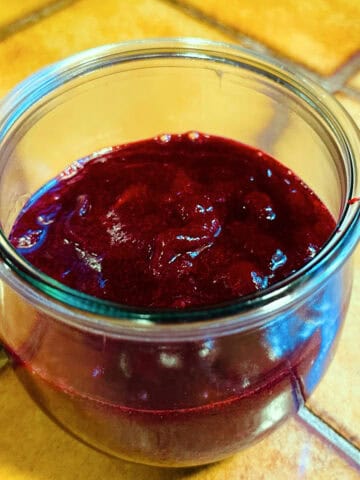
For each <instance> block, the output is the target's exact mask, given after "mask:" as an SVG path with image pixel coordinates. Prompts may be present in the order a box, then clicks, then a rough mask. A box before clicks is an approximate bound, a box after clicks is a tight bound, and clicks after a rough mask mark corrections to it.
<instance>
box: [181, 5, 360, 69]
mask: <svg viewBox="0 0 360 480" xmlns="http://www.w3.org/2000/svg"><path fill="white" fill-rule="evenodd" d="M183 3H184V4H189V5H192V6H195V7H196V8H198V9H199V10H201V11H203V12H204V13H206V14H208V15H210V16H212V17H214V18H216V19H217V20H218V21H220V22H222V23H224V24H227V25H230V26H231V27H232V28H235V29H236V30H238V31H239V32H241V33H243V34H246V35H249V36H251V37H253V38H254V39H256V40H258V41H261V42H263V43H265V44H266V45H268V46H269V47H271V48H272V49H274V50H277V51H278V52H279V53H281V54H282V55H285V56H288V57H290V58H292V59H293V60H295V61H297V62H300V63H302V64H304V65H306V66H308V67H310V68H311V69H313V70H315V71H317V72H320V73H323V74H330V73H331V72H333V71H334V70H335V69H336V68H338V67H339V66H340V65H341V64H342V63H343V62H345V61H346V60H347V59H348V58H349V57H350V56H351V55H353V54H354V53H356V51H358V50H359V49H360V22H359V18H360V2H359V1H358V0H332V1H329V0H302V1H299V0H272V1H271V2H269V1H268V0H257V1H254V0H227V1H226V2H219V0H184V1H183Z"/></svg>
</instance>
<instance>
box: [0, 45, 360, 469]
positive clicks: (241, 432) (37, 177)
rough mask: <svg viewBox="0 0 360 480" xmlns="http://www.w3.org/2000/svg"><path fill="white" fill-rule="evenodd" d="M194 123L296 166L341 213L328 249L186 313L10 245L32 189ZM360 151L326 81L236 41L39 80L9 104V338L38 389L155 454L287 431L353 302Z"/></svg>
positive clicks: (53, 72)
mask: <svg viewBox="0 0 360 480" xmlns="http://www.w3.org/2000/svg"><path fill="white" fill-rule="evenodd" d="M189 130H197V131H201V132H205V133H209V134H215V135H220V136H224V137H230V138H232V139H235V140H239V141H241V142H244V143H247V144H250V145H252V146H254V147H257V148H260V149H263V150H265V151H267V152H268V153H269V154H271V155H273V156H274V157H275V158H277V159H278V160H280V161H281V162H282V163H284V164H285V165H287V166H288V167H289V168H290V169H291V170H293V171H294V172H295V173H297V174H298V175H299V176H300V177H301V178H302V179H303V180H304V181H305V182H306V183H307V184H308V185H309V186H310V187H311V188H312V189H313V190H314V191H315V192H316V193H317V194H318V196H319V197H320V198H321V199H322V201H323V202H324V203H325V204H326V205H327V207H328V208H329V210H330V211H331V212H332V214H333V215H334V217H335V218H336V220H337V229H336V231H335V232H334V234H333V236H332V237H331V238H330V239H329V241H328V242H327V244H326V245H325V247H324V248H323V249H322V250H321V251H320V253H319V254H318V255H316V256H315V257H314V258H313V259H312V260H311V261H310V262H309V263H308V264H306V265H305V266H304V267H303V268H302V269H301V270H299V271H298V272H296V273H295V274H293V275H292V276H291V277H289V278H286V279H285V280H283V281H282V282H280V283H278V284H276V285H274V286H272V287H271V288H268V289H266V290H265V291H261V292H258V293H256V294H253V295H249V296H247V297H244V298H240V299H239V300H236V301H232V302H228V303H225V304H222V305H218V306H212V307H209V308H198V309H186V310H182V311H180V310H178V311H176V310H154V309H153V310H151V309H149V310H145V309H138V308H129V307H126V306H123V305H118V304H114V303H111V302H106V301H103V300H99V299H96V298H93V297H90V296H88V295H85V294H83V293H80V292H78V291H75V290H72V289H70V288H68V287H66V286H64V285H62V284H60V283H58V282H56V281H55V280H53V279H51V278H49V277H47V276H46V275H44V274H43V273H41V272H40V271H38V270H36V269H35V268H34V267H32V266H31V265H30V264H29V263H27V261H26V260H25V259H24V258H22V257H21V256H20V255H18V254H17V253H16V251H15V250H14V249H13V248H12V246H11V245H10V244H9V242H8V240H7V236H8V235H9V232H10V229H11V226H12V224H13V222H14V220H15V218H16V216H17V214H18V212H19V210H20V209H21V208H22V206H23V205H24V203H25V202H26V200H27V199H28V198H29V196H31V194H32V193H34V192H35V191H36V190H37V189H38V188H39V187H40V186H41V185H43V184H45V183H46V182H47V181H48V180H49V179H50V178H52V177H54V176H55V175H56V174H57V173H58V172H60V171H61V170H63V169H64V168H65V167H66V166H67V165H69V164H70V163H72V162H73V161H74V160H77V159H79V158H81V157H84V156H86V155H88V154H91V152H98V151H99V150H101V149H103V148H106V147H109V146H111V145H115V144H121V143H125V142H130V141H135V140H139V139H143V138H147V137H152V136H155V135H159V134H161V133H168V132H169V133H174V132H176V133H180V132H184V131H189ZM359 149H360V147H359V136H358V133H357V130H356V127H355V126H354V124H353V123H352V121H351V119H350V118H349V117H348V115H347V114H346V113H345V111H344V110H343V109H342V108H341V106H340V105H339V104H338V103H337V102H336V100H334V99H333V98H332V97H331V96H330V95H329V94H327V93H326V92H325V91H323V90H322V89H321V88H320V87H319V86H317V85H315V84H314V83H313V82H312V81H310V80H308V79H306V78H303V77H301V76H300V75H299V74H297V73H291V72H289V71H287V70H286V69H285V68H283V66H282V65H280V64H275V63H274V62H273V61H270V60H268V59H266V58H265V57H263V56H260V55H257V54H254V53H250V52H248V51H246V50H243V49H240V48H237V47H235V46H230V45H226V44H220V43H213V42H209V41H203V40H198V39H178V40H154V41H150V40H145V41H139V42H130V43H124V44H119V45H110V46H104V47H100V48H96V49H94V50H90V51H87V52H84V53H80V54H78V55H74V56H73V57H70V58H68V59H66V60H64V61H61V62H59V63H57V64H55V65H52V66H50V67H48V68H45V69H44V70H42V71H40V72H39V73H36V74H35V75H33V76H31V77H30V78H29V79H27V80H25V81H24V82H23V83H21V84H20V85H19V86H18V87H17V88H15V89H14V90H13V91H12V92H11V93H10V94H9V95H8V96H7V98H5V100H4V101H3V103H2V105H1V109H0V165H1V176H0V221H1V228H2V232H1V236H0V248H1V256H2V261H1V263H0V275H1V278H2V285H1V290H2V291H1V293H2V304H1V305H2V315H1V319H0V338H1V340H2V342H3V344H4V346H5V349H6V351H7V352H8V354H9V356H10V358H11V359H12V364H13V367H14V369H15V372H16V373H17V375H18V376H19V378H20V379H21V381H22V382H23V384H24V385H25V387H26V388H27V390H28V391H29V393H30V394H31V395H32V397H33V398H34V399H35V400H36V402H37V403H38V404H39V405H40V406H41V408H42V409H43V410H44V411H45V412H47V414H48V415H49V416H50V417H52V418H53V419H55V420H56V422H58V423H59V424H60V425H62V426H63V427H64V428H65V429H67V430H68V431H70V432H72V433H73V434H74V435H75V436H77V437H78V438H80V439H82V440H83V441H84V442H86V443H88V444H91V445H93V446H95V447H96V448H98V449H100V450H103V451H105V452H107V453H110V454H112V455H115V456H119V457H121V458H125V459H128V460H133V461H136V462H142V463H147V464H152V465H164V466H191V465H201V464H205V463H208V462H214V461H217V460H220V459H222V458H224V457H226V456H228V455H231V454H232V453H234V452H235V451H237V450H239V449H241V448H243V447H245V446H247V445H249V444H251V443H252V442H254V441H255V440H258V439H259V438H261V437H262V436H263V435H265V434H266V433H268V432H270V431H271V430H272V429H273V428H275V427H276V426H277V425H278V424H279V423H280V422H282V421H283V420H284V419H286V418H287V417H288V416H289V415H290V414H291V413H293V412H295V411H296V410H297V409H298V408H299V405H301V403H302V402H303V401H304V400H306V398H307V397H308V396H309V395H310V394H311V392H312V391H313V390H314V388H315V387H316V385H317V384H318V382H319V381H320V379H321V377H322V376H323V374H324V372H325V369H326V367H327V365H328V362H329V360H330V358H331V356H332V354H333V350H334V345H335V343H336V340H337V338H338V334H339V331H340V329H341V325H342V322H343V320H344V317H345V314H346V310H347V307H348V304H349V297H350V291H351V282H352V271H351V262H350V254H351V253H352V251H353V250H354V248H355V246H356V244H357V242H358V240H359V235H360V224H359V215H360V208H359V203H358V202H355V201H354V202H349V200H351V199H352V198H353V197H358V196H359V194H360V190H359V180H358V177H357V173H356V156H359V151H360V150H359ZM120 274H121V272H120ZM15 421H16V420H15Z"/></svg>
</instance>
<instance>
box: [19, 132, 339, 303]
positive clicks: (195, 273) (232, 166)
mask: <svg viewBox="0 0 360 480" xmlns="http://www.w3.org/2000/svg"><path fill="white" fill-rule="evenodd" d="M334 228H335V222H334V220H333V218H332V217H331V215H330V213H329V212H328V210H327V209H326V208H325V206H324V205H323V204H322V203H321V202H320V200H319V199H318V198H317V196H316V195H315V194H314V193H313V192H312V191H311V190H310V189H309V188H308V187H307V186H306V185H305V184H304V183H303V182H302V181H301V180H300V179H299V178H298V177H297V176H296V175H294V173H292V172H291V171H290V170H288V169H287V168H286V167H284V166H283V165H281V164H280V163H278V162H277V161H276V160H274V159H273V158H271V157H270V156H269V155H267V154H265V153H264V152H261V151H259V150H256V149H254V148H250V147H248V146H246V145H243V144H240V143H236V142H234V141H230V140H226V139H224V138H219V137H213V136H208V135H203V134H198V133H195V132H192V133H189V134H183V135H163V136H161V137H159V138H155V139H150V140H145V141H141V142H137V143H131V144H128V145H123V146H118V147H114V148H112V149H111V150H110V151H107V152H106V153H102V154H98V155H96V156H95V157H94V158H91V159H90V160H89V159H88V160H85V161H84V160H80V161H78V162H76V163H74V164H73V165H71V166H70V167H69V168H68V169H66V170H65V171H64V172H63V173H61V174H60V175H59V176H58V177H57V178H56V179H55V180H53V181H51V182H50V183H49V184H48V185H46V186H45V187H43V188H42V189H41V190H40V191H39V192H38V193H37V194H35V195H34V196H33V197H32V198H31V199H30V200H29V202H28V203H27V204H26V206H25V207H24V209H23V210H22V212H21V213H20V215H19V217H18V218H17V220H16V222H15V225H14V227H13V229H12V232H11V235H10V241H11V242H12V243H13V245H14V246H15V247H16V248H17V249H18V251H19V252H20V253H21V254H22V255H24V256H25V257H26V258H27V259H28V260H29V262H31V263H32V264H33V265H35V266H36V267H38V268H39V269H40V270H42V271H43V272H45V273H46V274H48V275H49V276H51V277H53V278H55V279H56V280H58V281H60V282H62V283H65V284H66V285H68V286H70V287H72V288H75V289H77V290H80V291H82V292H85V293H88V294H91V295H94V296H96V297H100V298H103V299H107V300H112V301H115V302H118V303H121V304H125V305H132V306H139V307H174V308H185V307H188V306H192V307H194V306H200V305H211V304H215V303H220V302H223V301H226V300H231V299H235V298H238V297H240V296H243V295H246V294H249V293H252V292H254V291H256V290H262V289H264V288H266V287H268V286H270V285H271V284H273V283H275V282H278V281H279V280H281V279H283V278H284V277H286V276H288V275H290V274H291V273H293V272H294V271H296V270H297V269H299V268H300V267H302V266H303V265H304V264H305V263H306V262H308V261H309V260H310V259H311V258H312V257H313V256H314V255H315V254H316V253H317V252H318V250H319V249H320V248H321V246H322V245H323V244H324V242H325V241H326V240H327V239H328V238H329V236H330V234H331V232H332V231H333V230H334Z"/></svg>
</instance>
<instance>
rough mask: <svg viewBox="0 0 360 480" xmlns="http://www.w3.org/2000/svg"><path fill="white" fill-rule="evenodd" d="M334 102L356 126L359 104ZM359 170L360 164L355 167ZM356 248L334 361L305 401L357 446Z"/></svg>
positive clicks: (359, 302) (359, 326)
mask: <svg viewBox="0 0 360 480" xmlns="http://www.w3.org/2000/svg"><path fill="white" fill-rule="evenodd" d="M337 97H338V99H339V100H340V101H341V103H342V104H343V105H344V107H345V108H346V109H347V110H348V112H349V113H350V115H351V116H352V117H353V119H354V120H355V122H356V123H357V124H358V125H359V127H360V103H358V102H356V101H354V100H352V99H350V98H349V97H347V96H345V95H341V94H339V95H338V96H337ZM359 167H360V164H359ZM359 317H360V248H359V246H358V248H357V250H356V252H355V255H354V285H353V293H352V298H351V302H350V307H349V311H348V314H347V317H346V321H345V326H344V329H343V331H342V335H341V339H340V342H339V346H338V349H337V352H336V354H335V358H334V360H333V362H332V363H331V365H330V367H329V370H328V372H327V373H326V375H325V377H324V379H323V380H322V382H321V384H320V385H319V387H318V388H317V390H316V391H315V393H314V395H313V396H312V397H311V399H310V400H309V405H310V406H311V407H312V409H313V410H314V411H315V412H316V413H318V414H320V416H321V417H322V418H324V419H325V420H327V421H328V422H330V423H331V424H332V425H333V426H335V427H336V428H337V429H339V430H340V431H341V432H342V433H343V434H344V435H345V436H346V437H348V438H349V439H351V440H353V441H354V442H355V443H357V444H358V445H359V446H360V408H359V404H360V368H359V365H360V351H359V345H358V341H357V339H359V338H360V323H359Z"/></svg>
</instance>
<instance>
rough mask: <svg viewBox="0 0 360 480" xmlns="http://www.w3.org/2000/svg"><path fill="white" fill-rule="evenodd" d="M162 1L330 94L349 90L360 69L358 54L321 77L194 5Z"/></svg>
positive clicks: (176, 1) (179, 0)
mask: <svg viewBox="0 0 360 480" xmlns="http://www.w3.org/2000/svg"><path fill="white" fill-rule="evenodd" d="M162 1H164V2H165V3H168V4H171V5H173V6H174V7H177V8H179V9H181V10H182V11H183V12H184V13H186V14H188V15H190V16H192V17H194V18H196V19H197V20H199V21H201V22H204V23H207V24H208V25H210V26H211V27H214V28H216V29H217V30H220V31H221V32H222V33H224V34H226V35H228V36H230V37H233V38H234V39H235V40H237V41H238V42H239V43H240V44H241V45H242V46H244V47H245V48H248V49H250V50H253V51H255V52H258V53H263V54H265V55H268V56H269V57H272V58H274V59H275V60H277V61H280V62H281V63H283V64H284V65H285V66H287V67H289V68H291V69H296V70H297V71H298V72H300V73H301V74H303V75H305V76H307V77H309V78H311V79H312V80H315V81H316V82H317V83H320V84H321V86H322V87H323V88H325V89H326V90H327V91H328V92H330V93H335V92H337V91H339V90H340V89H342V90H345V89H346V90H347V89H348V87H345V84H346V82H347V81H348V80H349V79H350V77H351V76H352V75H353V74H354V73H355V72H356V71H357V70H359V69H360V53H357V54H355V55H353V56H352V57H351V58H350V59H348V60H347V61H345V63H344V64H343V65H341V66H340V67H339V69H338V70H337V71H336V72H335V73H333V74H331V75H329V76H324V75H320V74H318V73H316V72H313V71H312V70H310V69H309V68H307V67H305V66H303V65H300V64H298V63H296V62H295V61H293V60H291V59H289V58H286V57H284V56H282V55H281V54H279V53H278V52H276V51H275V50H273V49H272V48H270V47H268V46H266V45H264V44H262V43H261V42H259V41H257V40H255V39H253V38H251V37H249V36H247V35H245V34H243V33H241V32H240V31H239V30H237V29H236V28H235V27H232V26H231V25H227V24H224V23H222V22H220V21H219V20H217V19H216V18H214V17H212V16H211V15H207V14H206V13H204V12H203V11H202V10H200V9H198V8H197V7H194V6H192V5H189V4H188V3H186V2H184V1H183V0H162ZM351 94H352V95H353V96H355V97H356V98H359V97H358V96H357V91H356V90H355V89H354V90H353V89H351V91H350V93H349V95H351ZM359 95H360V93H359Z"/></svg>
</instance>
